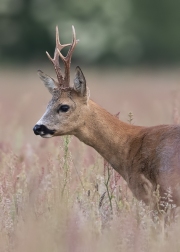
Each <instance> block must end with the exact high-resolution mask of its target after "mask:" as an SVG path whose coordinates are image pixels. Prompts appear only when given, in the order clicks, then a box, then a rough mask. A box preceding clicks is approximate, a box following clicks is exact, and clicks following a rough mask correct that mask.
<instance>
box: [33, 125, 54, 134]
mask: <svg viewBox="0 0 180 252" xmlns="http://www.w3.org/2000/svg"><path fill="white" fill-rule="evenodd" d="M33 131H34V134H35V135H40V136H45V135H54V133H55V130H50V129H48V128H47V127H46V126H45V125H42V124H41V125H38V124H36V125H35V126H34V128H33Z"/></svg>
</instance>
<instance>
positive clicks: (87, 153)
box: [0, 66, 180, 252]
mask: <svg viewBox="0 0 180 252" xmlns="http://www.w3.org/2000/svg"><path fill="white" fill-rule="evenodd" d="M43 70H46V72H47V73H49V74H51V71H52V70H50V69H47V67H46V66H44V69H43ZM84 73H85V76H86V79H87V83H88V86H89V88H90V90H91V98H92V99H93V100H95V101H96V102H97V103H99V104H100V105H102V106H103V107H104V108H106V109H107V110H108V111H110V112H111V113H112V114H114V115H116V116H119V118H120V119H121V120H123V121H129V123H134V124H139V125H146V126H148V125H149V126H150V125H155V124H167V123H179V120H180V116H179V96H180V93H179V83H180V73H179V71H178V69H171V70H169V69H168V70H167V69H158V70H147V69H133V70H132V69H121V70H118V69H117V71H116V70H112V69H96V70H95V69H91V70H88V69H84ZM52 75H54V74H53V73H52ZM0 89H1V92H0V129H1V130H0V251H1V252H6V251H8V252H12V251H13V252H24V251H26V252H41V251H42V252H49V251H52V252H60V251H62V252H66V251H73V252H81V251H82V252H88V251H89V252H91V251H98V252H100V251H103V252H109V251H126V252H131V251H132V252H134V251H137V252H140V251H146V252H152V251H163V252H166V251H170V250H171V251H172V252H175V251H180V240H179V235H180V225H179V224H180V222H179V218H178V214H177V215H175V216H174V217H173V219H174V220H173V222H172V223H169V222H168V221H167V223H166V227H165V232H164V234H162V232H160V225H159V223H160V219H159V217H158V215H157V213H156V212H152V211H150V209H149V208H148V207H147V206H145V205H144V204H143V203H142V202H138V201H137V200H136V199H135V198H133V196H132V194H131V192H130V191H129V189H128V187H127V185H126V183H125V182H124V181H123V179H122V178H121V176H120V175H119V174H117V173H116V172H115V171H114V170H112V168H111V167H110V165H109V164H108V163H107V162H106V161H105V160H103V158H102V157H100V156H99V155H98V154H97V153H96V152H95V151H94V150H93V149H92V148H90V147H88V146H85V145H84V144H83V143H80V142H79V140H78V139H76V138H75V137H73V136H65V137H57V138H51V139H42V138H40V137H37V136H35V135H34V134H33V131H32V128H33V126H34V125H35V123H36V122H37V121H38V120H39V118H40V117H41V116H42V114H43V112H44V111H45V108H46V105H47V102H48V101H49V100H50V98H51V97H50V94H49V93H48V92H47V90H46V89H45V88H44V86H43V84H42V83H41V82H40V80H38V77H37V76H36V68H35V67H33V68H32V67H29V68H28V67H27V68H26V69H24V68H23V69H19V68H17V69H13V70H11V69H9V70H7V69H6V70H5V69H1V70H0ZM117 113H119V114H118V115H117ZM165 197H166V198H167V199H168V200H169V205H168V207H170V208H174V207H175V206H174V205H173V202H171V192H170V189H168V190H167V194H166V195H165ZM152 219H153V220H152Z"/></svg>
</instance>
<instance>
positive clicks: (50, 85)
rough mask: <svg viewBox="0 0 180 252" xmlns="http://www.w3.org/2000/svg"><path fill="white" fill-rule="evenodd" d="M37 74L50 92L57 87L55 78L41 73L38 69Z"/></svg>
mask: <svg viewBox="0 0 180 252" xmlns="http://www.w3.org/2000/svg"><path fill="white" fill-rule="evenodd" d="M38 75H39V77H40V79H41V80H42V81H43V83H44V85H45V87H46V88H47V89H48V90H49V92H50V93H51V94H53V90H54V89H55V88H57V86H56V83H55V80H54V79H53V78H51V77H50V76H48V75H47V74H45V73H43V72H42V71H41V70H38Z"/></svg>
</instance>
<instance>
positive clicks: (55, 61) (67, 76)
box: [46, 26, 79, 87]
mask: <svg viewBox="0 0 180 252" xmlns="http://www.w3.org/2000/svg"><path fill="white" fill-rule="evenodd" d="M72 34H73V38H72V43H71V44H64V45H61V43H60V40H59V31H58V27H57V26H56V48H55V52H54V58H51V56H50V55H49V53H48V52H46V54H47V56H48V58H49V59H50V61H51V62H52V63H53V65H54V69H55V72H56V75H57V79H58V82H59V85H60V86H63V87H69V85H70V65H71V58H72V54H73V51H74V48H75V46H76V44H77V43H78V41H79V40H76V33H75V29H74V26H72ZM67 46H71V47H70V49H69V51H68V53H67V56H66V57H64V56H63V55H62V53H61V50H62V49H63V48H65V47H67ZM59 57H60V58H61V59H62V61H63V63H64V77H63V76H62V74H61V68H60V64H59Z"/></svg>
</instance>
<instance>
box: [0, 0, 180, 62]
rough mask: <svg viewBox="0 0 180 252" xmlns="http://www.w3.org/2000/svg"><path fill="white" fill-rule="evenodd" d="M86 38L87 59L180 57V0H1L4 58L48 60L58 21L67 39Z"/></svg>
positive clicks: (77, 56) (82, 52)
mask: <svg viewBox="0 0 180 252" xmlns="http://www.w3.org/2000/svg"><path fill="white" fill-rule="evenodd" d="M72 24H73V25H74V26H75V28H76V33H77V38H79V39H80V43H79V44H78V46H77V48H76V50H75V53H74V61H76V60H78V62H79V61H81V62H83V63H87V64H95V63H97V64H102V63H104V64H112V63H113V62H114V63H116V64H117V63H119V64H137V63H138V64H140V63H152V64H154V63H171V62H178V61H179V60H180V29H179V27H180V1H179V0H171V1H169V0H158V1H157V0H151V1H143V0H111V1H109V0H96V1H95V0H91V1H83V0H77V1H74V0H67V1H62V0H61V1H60V0H0V61H1V62H12V63H16V62H31V61H35V60H36V61H38V60H43V61H44V60H46V55H45V51H46V50H47V51H48V52H49V53H50V54H53V52H54V45H55V26H56V25H58V26H59V30H60V36H61V38H62V39H61V40H62V42H63V43H68V42H69V41H70V40H71V25H72Z"/></svg>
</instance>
